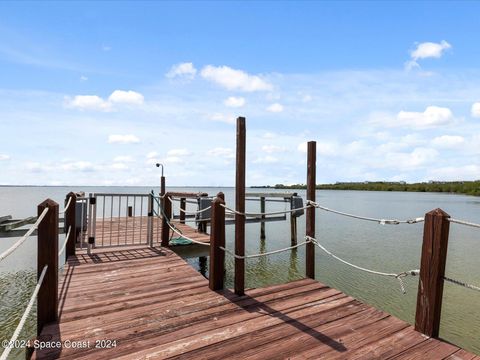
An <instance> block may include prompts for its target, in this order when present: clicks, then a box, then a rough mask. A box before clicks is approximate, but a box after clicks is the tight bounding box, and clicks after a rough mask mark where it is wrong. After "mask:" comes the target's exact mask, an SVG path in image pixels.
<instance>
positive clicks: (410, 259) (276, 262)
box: [0, 187, 480, 357]
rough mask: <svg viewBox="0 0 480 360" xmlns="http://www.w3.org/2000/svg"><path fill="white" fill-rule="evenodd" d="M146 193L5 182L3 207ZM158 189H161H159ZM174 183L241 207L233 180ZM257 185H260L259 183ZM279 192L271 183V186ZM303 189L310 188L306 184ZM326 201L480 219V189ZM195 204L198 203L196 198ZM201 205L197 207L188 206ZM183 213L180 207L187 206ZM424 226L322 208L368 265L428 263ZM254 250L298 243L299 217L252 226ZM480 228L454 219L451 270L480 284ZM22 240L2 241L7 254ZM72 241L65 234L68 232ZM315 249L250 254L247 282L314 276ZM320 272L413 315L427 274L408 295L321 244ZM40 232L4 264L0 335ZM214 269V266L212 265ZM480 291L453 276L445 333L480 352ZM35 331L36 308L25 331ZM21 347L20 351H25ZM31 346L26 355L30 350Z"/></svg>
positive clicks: (328, 240)
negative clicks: (478, 192)
mask: <svg viewBox="0 0 480 360" xmlns="http://www.w3.org/2000/svg"><path fill="white" fill-rule="evenodd" d="M72 190H73V191H80V190H83V191H85V192H86V193H88V192H116V193H120V192H122V193H123V192H124V193H146V192H149V191H150V190H151V188H141V187H129V188H109V187H83V188H67V187H19V188H15V187H0V215H7V214H11V215H13V216H14V217H17V218H21V217H26V216H30V215H34V214H35V213H36V204H38V203H39V202H41V201H42V200H44V199H45V198H47V197H50V198H52V199H54V200H55V201H57V202H59V203H61V204H63V199H64V197H65V194H66V193H68V192H69V191H72ZM156 190H157V189H156ZM167 190H182V191H199V190H201V191H205V192H208V193H209V194H210V195H214V194H216V193H217V192H218V191H220V190H222V191H223V192H224V193H225V198H226V202H227V205H228V206H230V207H233V206H234V189H232V188H223V189H219V188H181V189H180V188H177V189H174V188H171V189H167ZM252 191H255V192H258V189H254V190H252ZM269 191H270V190H269ZM299 194H300V195H302V196H303V197H304V196H305V193H304V192H302V191H299ZM317 200H318V201H319V202H320V203H321V204H322V205H325V206H327V207H331V208H334V209H337V210H342V211H345V212H351V213H355V214H361V215H365V216H370V217H376V218H396V219H410V218H416V217H420V216H423V215H424V214H425V212H428V211H430V210H432V209H434V208H437V207H440V208H442V209H443V210H445V211H446V212H447V213H449V214H450V215H451V216H452V217H454V218H458V219H464V220H470V221H474V222H480V199H478V198H475V197H471V196H462V195H447V194H436V193H435V194H434V193H395V192H362V191H318V192H317ZM189 206H191V205H189ZM259 206H260V205H259V202H247V211H256V212H258V211H259ZM188 209H189V210H190V209H191V210H194V209H193V208H188ZM283 209H286V205H285V204H282V203H267V211H275V210H283ZM177 213H178V211H177ZM422 232H423V225H422V224H414V225H397V226H392V225H384V226H382V225H379V224H376V223H371V222H365V221H360V220H356V219H350V218H346V217H341V216H338V215H335V214H331V213H326V212H323V211H320V210H317V217H316V237H317V238H318V239H319V240H320V242H321V244H322V245H324V246H325V247H326V248H327V249H329V250H330V251H331V252H333V253H334V254H336V255H338V256H340V257H342V258H344V259H346V260H348V261H350V262H353V263H355V264H357V265H359V266H363V267H366V268H370V269H374V270H378V271H384V272H395V273H398V272H402V271H405V270H410V269H417V268H419V262H420V251H421V241H422ZM304 233H305V216H302V217H301V218H299V220H298V234H299V241H302V234H304ZM233 234H234V226H233V225H230V226H227V246H228V247H229V248H230V249H233ZM246 234H247V236H246V251H247V253H250V254H253V253H258V252H260V251H270V250H275V249H278V248H283V247H286V246H289V245H290V223H289V221H284V222H273V223H266V239H265V240H264V241H262V240H260V225H259V224H247V227H246ZM479 240H480V230H475V229H473V228H467V227H463V226H460V225H456V224H451V230H450V240H449V249H448V260H447V269H446V274H447V275H448V276H450V277H453V278H457V279H461V280H463V281H465V282H469V283H472V284H477V285H478V284H480V276H479V271H480V266H479V261H478V259H479V258H480V246H478V244H479ZM14 241H15V239H13V238H3V239H0V252H1V251H3V250H5V249H6V248H8V246H9V245H10V244H12V243H13V242H14ZM59 241H60V242H63V236H61V238H60V239H59ZM178 252H179V253H180V254H181V255H182V256H183V257H185V258H186V259H187V261H188V262H189V263H191V264H192V265H193V266H194V267H196V268H197V269H199V270H201V271H204V270H205V269H208V259H205V258H204V256H206V255H207V253H206V250H205V249H204V248H203V247H199V246H197V247H193V246H188V247H184V248H179V250H178ZM304 259H305V251H304V249H303V247H302V248H299V249H298V250H297V251H291V252H285V253H281V254H275V255H271V256H269V257H262V258H257V259H250V260H247V263H246V286H247V287H259V286H265V285H269V284H275V283H284V282H287V281H290V280H294V279H300V278H302V277H303V276H304V272H305V271H304V269H305V268H304V263H305V262H304ZM316 264H317V267H316V278H317V279H318V280H319V281H321V282H323V283H326V284H328V285H330V286H332V287H335V288H337V289H339V290H342V291H343V292H345V293H347V294H348V295H351V296H353V297H356V298H358V299H359V300H362V301H364V302H366V303H368V304H371V305H373V306H375V307H377V308H380V309H383V310H385V311H387V312H389V313H391V314H393V315H395V316H397V317H399V318H401V319H403V320H406V321H408V322H410V323H413V321H414V316H415V305H416V292H417V286H418V282H417V281H418V280H417V279H416V278H407V280H406V281H405V283H406V289H407V294H406V295H403V294H402V292H401V291H400V288H399V284H398V281H397V280H395V279H392V278H384V277H379V276H375V275H371V274H367V273H364V272H360V271H357V270H355V269H352V268H350V267H347V266H346V265H344V264H342V263H339V262H338V261H337V260H335V259H332V258H331V257H329V256H328V255H326V254H324V253H322V252H321V250H320V249H318V248H317V249H316ZM35 266H36V239H35V238H33V237H32V238H30V239H29V240H27V241H26V242H25V244H23V245H22V246H21V248H19V249H18V250H17V251H16V252H15V253H14V254H12V255H11V256H10V257H9V258H7V259H6V260H5V261H3V262H2V263H0V276H1V277H0V340H1V339H9V338H10V336H11V334H12V332H13V330H14V329H15V326H16V324H17V323H18V321H19V318H20V316H21V315H22V313H23V310H24V308H25V306H26V303H27V302H28V299H29V297H30V294H31V292H32V290H33V287H34V284H35V271H34V269H35ZM226 267H227V279H226V285H227V286H228V287H233V259H232V258H231V257H230V256H228V255H227V256H226ZM207 275H208V272H207ZM479 305H480V294H479V293H477V292H474V291H472V290H469V289H464V288H461V287H458V286H455V285H451V284H449V283H446V284H445V290H444V301H443V309H442V322H441V331H440V335H441V336H442V337H443V338H444V339H446V340H448V341H451V342H453V343H455V344H458V345H459V346H462V347H465V348H467V349H469V350H471V351H474V352H476V353H479V354H480V312H479V311H478V310H479V309H480V307H479ZM34 334H35V322H34V316H33V315H32V317H31V319H30V321H29V323H28V326H27V327H26V329H25V330H24V332H23V333H22V336H23V337H24V338H29V337H32V336H33V335H34ZM17 354H18V353H17ZM22 356H23V354H22V353H20V354H18V357H22Z"/></svg>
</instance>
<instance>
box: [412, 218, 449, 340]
mask: <svg viewBox="0 0 480 360" xmlns="http://www.w3.org/2000/svg"><path fill="white" fill-rule="evenodd" d="M449 217H450V215H448V214H447V213H446V212H445V211H443V210H442V209H435V210H432V211H430V212H429V213H427V214H425V224H424V227H423V245H422V258H421V262H420V279H419V282H418V295H417V310H416V313H415V330H417V331H420V332H421V333H423V334H425V335H427V336H430V337H434V338H437V337H438V333H439V329H440V315H441V311H442V298H443V281H444V280H443V277H444V275H445V264H446V261H447V249H448V233H449V229H450V221H449V220H448V219H449Z"/></svg>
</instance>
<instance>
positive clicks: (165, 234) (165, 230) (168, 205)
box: [162, 192, 172, 247]
mask: <svg viewBox="0 0 480 360" xmlns="http://www.w3.org/2000/svg"><path fill="white" fill-rule="evenodd" d="M170 196H171V193H168V192H167V193H165V198H164V201H163V214H162V246H164V247H167V246H168V245H169V240H170V239H169V237H170V227H169V226H168V224H169V222H170V220H171V219H172V202H171V201H170V200H169V199H168V197H170Z"/></svg>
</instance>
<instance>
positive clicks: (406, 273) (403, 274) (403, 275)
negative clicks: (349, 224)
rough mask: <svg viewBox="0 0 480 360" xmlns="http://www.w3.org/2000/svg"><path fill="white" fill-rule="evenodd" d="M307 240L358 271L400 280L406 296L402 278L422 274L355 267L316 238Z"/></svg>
mask: <svg viewBox="0 0 480 360" xmlns="http://www.w3.org/2000/svg"><path fill="white" fill-rule="evenodd" d="M305 239H307V240H310V241H311V242H312V243H314V244H315V245H317V246H318V247H319V248H320V249H322V250H323V251H324V252H325V253H327V254H328V255H330V256H331V257H333V258H334V259H336V260H338V261H340V262H342V263H344V264H346V265H348V266H351V267H353V268H355V269H358V270H361V271H365V272H368V273H370V274H375V275H381V276H389V277H394V278H396V279H398V281H399V282H400V288H401V289H402V292H403V293H404V294H405V293H406V291H405V286H404V284H403V280H402V277H406V276H408V275H410V276H416V275H418V274H420V270H409V271H404V272H401V273H398V274H395V273H386V272H381V271H375V270H370V269H366V268H364V267H361V266H358V265H355V264H352V263H350V262H348V261H346V260H343V259H341V258H339V257H338V256H336V255H334V254H332V253H331V252H330V251H328V250H327V249H326V248H325V247H323V246H322V245H320V244H319V243H318V240H317V239H315V238H312V237H310V236H305Z"/></svg>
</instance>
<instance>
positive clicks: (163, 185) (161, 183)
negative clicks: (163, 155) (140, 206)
mask: <svg viewBox="0 0 480 360" xmlns="http://www.w3.org/2000/svg"><path fill="white" fill-rule="evenodd" d="M163 195H165V176H161V177H160V196H163Z"/></svg>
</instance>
